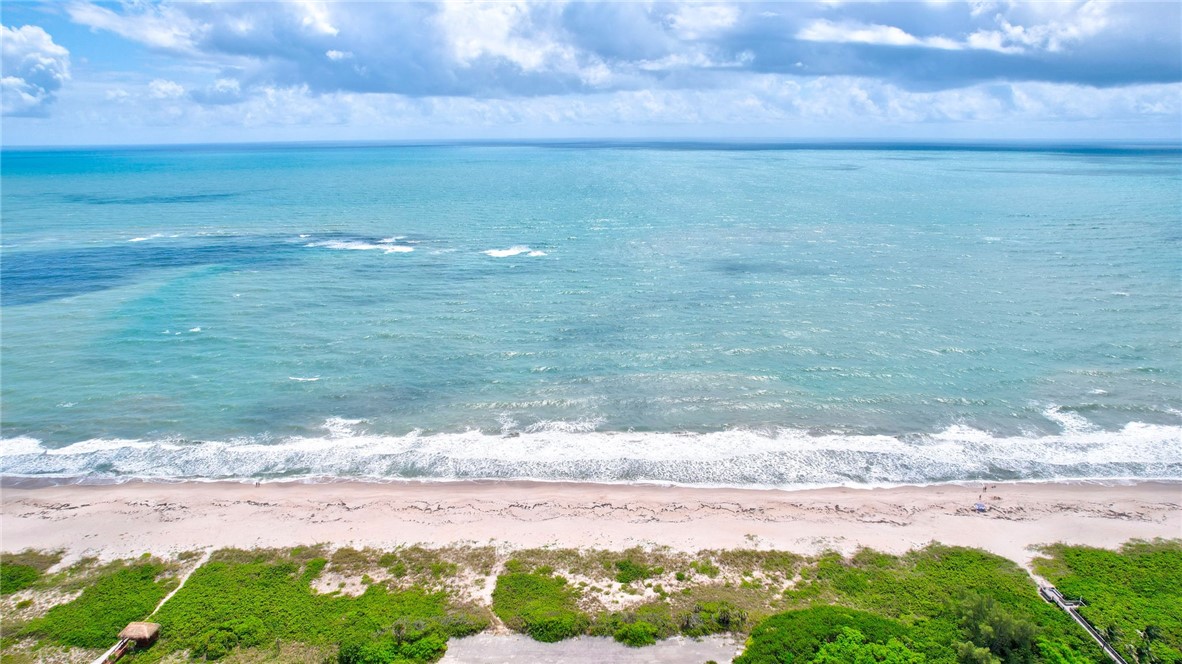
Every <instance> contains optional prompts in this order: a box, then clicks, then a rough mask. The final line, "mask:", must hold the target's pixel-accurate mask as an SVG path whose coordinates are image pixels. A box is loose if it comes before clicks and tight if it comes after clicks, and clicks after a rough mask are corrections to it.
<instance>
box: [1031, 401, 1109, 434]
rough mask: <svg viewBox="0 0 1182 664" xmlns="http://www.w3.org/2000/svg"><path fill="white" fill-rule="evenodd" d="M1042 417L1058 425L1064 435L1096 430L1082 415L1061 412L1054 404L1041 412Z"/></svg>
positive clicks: (1065, 411) (1067, 411)
mask: <svg viewBox="0 0 1182 664" xmlns="http://www.w3.org/2000/svg"><path fill="white" fill-rule="evenodd" d="M1042 416H1043V417H1045V418H1047V419H1048V420H1050V421H1052V422H1054V423H1055V424H1058V425H1059V426H1060V427H1061V428H1062V429H1063V433H1065V434H1074V433H1087V432H1092V431H1095V430H1096V425H1094V424H1092V423H1091V422H1089V421H1088V420H1087V418H1086V417H1084V416H1083V415H1080V414H1079V413H1073V412H1071V411H1069V410H1063V409H1062V408H1061V407H1059V406H1056V405H1054V404H1052V405H1051V406H1050V407H1048V408H1047V409H1045V410H1043V411H1042Z"/></svg>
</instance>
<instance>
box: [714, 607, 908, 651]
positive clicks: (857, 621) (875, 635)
mask: <svg viewBox="0 0 1182 664" xmlns="http://www.w3.org/2000/svg"><path fill="white" fill-rule="evenodd" d="M846 629H852V630H856V631H857V632H858V634H859V636H860V638H862V640H863V641H862V642H863V643H887V642H888V641H890V640H891V639H899V638H900V637H903V636H904V635H906V634H907V628H906V627H904V626H903V625H902V624H900V623H899V622H896V621H894V620H890V619H888V618H883V617H882V616H877V615H875V614H873V613H867V612H865V611H856V610H853V609H846V608H842V607H838V606H815V607H811V608H808V609H802V610H799V611H787V612H785V613H778V614H776V615H773V616H771V617H769V618H767V619H765V620H763V621H762V622H760V623H759V624H758V625H756V626H755V628H754V629H753V630H752V631H751V637H750V638H749V639H748V640H747V649H746V650H745V651H744V652H743V654H742V655H740V656H739V657H738V658H737V659H735V664H804V663H806V662H810V661H811V660H812V659H813V658H814V657H815V656H816V655H817V653H818V652H819V651H820V650H821V648H822V647H823V646H824V645H825V644H827V643H830V642H832V641H835V640H837V638H838V637H839V636H841V635H842V634H844V633H845V632H844V630H846Z"/></svg>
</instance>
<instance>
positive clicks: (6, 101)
mask: <svg viewBox="0 0 1182 664" xmlns="http://www.w3.org/2000/svg"><path fill="white" fill-rule="evenodd" d="M0 28H2V30H3V33H2V36H3V39H2V40H0V41H3V59H2V61H3V65H2V67H3V73H2V75H0V88H2V89H3V113H4V115H29V116H45V115H48V113H49V105H50V104H52V103H53V101H54V93H55V92H57V91H58V90H59V89H61V87H62V83H63V82H65V81H67V80H69V78H70V52H69V51H68V50H66V49H65V47H63V46H60V45H58V44H55V43H54V41H53V38H52V37H50V36H49V33H47V32H45V30H42V29H41V28H39V27H37V26H35V25H25V26H21V27H19V28H10V27H8V26H0Z"/></svg>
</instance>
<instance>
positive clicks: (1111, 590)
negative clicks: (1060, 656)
mask: <svg viewBox="0 0 1182 664" xmlns="http://www.w3.org/2000/svg"><path fill="white" fill-rule="evenodd" d="M1044 553H1045V554H1046V557H1045V558H1040V559H1037V560H1035V571H1036V572H1038V574H1039V575H1041V576H1043V577H1044V578H1046V579H1047V580H1048V581H1050V582H1051V583H1053V584H1054V585H1055V586H1056V587H1057V588H1058V589H1059V590H1060V591H1061V592H1062V593H1063V594H1064V595H1066V596H1068V597H1083V598H1084V600H1085V601H1086V602H1087V606H1084V607H1081V608H1080V610H1079V613H1080V615H1082V616H1083V617H1085V618H1087V619H1088V621H1090V622H1091V623H1092V625H1094V626H1095V627H1096V629H1098V630H1099V631H1100V632H1101V633H1105V634H1107V636H1108V640H1109V641H1110V642H1111V643H1112V644H1113V645H1114V647H1115V648H1116V649H1117V651H1118V652H1120V653H1121V654H1122V655H1124V656H1125V658H1126V659H1128V660H1129V661H1138V662H1141V663H1142V664H1147V663H1149V662H1169V663H1171V664H1172V663H1173V662H1178V661H1182V610H1179V608H1178V607H1180V606H1182V540H1170V541H1166V540H1158V541H1153V542H1144V541H1140V542H1138V541H1134V542H1129V543H1127V544H1125V545H1124V546H1123V547H1122V548H1121V550H1120V551H1109V550H1107V549H1095V548H1091V547H1084V546H1066V545H1061V544H1060V545H1055V546H1051V547H1047V548H1046V549H1045V550H1044Z"/></svg>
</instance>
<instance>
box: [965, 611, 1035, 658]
mask: <svg viewBox="0 0 1182 664" xmlns="http://www.w3.org/2000/svg"><path fill="white" fill-rule="evenodd" d="M956 614H957V616H958V618H959V619H960V628H961V631H962V632H963V633H964V635H965V637H967V639H968V641H967V642H963V643H958V644H956V646H957V653H958V655H959V658H960V660H961V661H962V662H975V661H985V662H988V661H991V658H989V657H987V656H986V655H992V656H993V657H995V658H997V661H1000V662H1004V663H1005V664H1031V663H1032V662H1034V661H1035V659H1036V654H1037V653H1038V646H1037V643H1036V641H1035V637H1036V635H1037V632H1038V630H1037V628H1036V627H1035V626H1034V625H1033V624H1032V623H1030V622H1027V621H1025V620H1019V619H1016V618H1014V617H1013V616H1012V615H1010V614H1009V612H1007V611H1006V610H1005V609H1003V608H1001V606H999V605H998V603H997V602H996V601H995V600H994V599H993V598H992V597H984V596H981V595H976V594H970V595H968V596H967V597H965V598H964V599H963V600H961V602H960V603H959V604H958V605H957V607H956ZM982 650H984V651H985V652H984V653H982V652H981V651H982Z"/></svg>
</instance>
